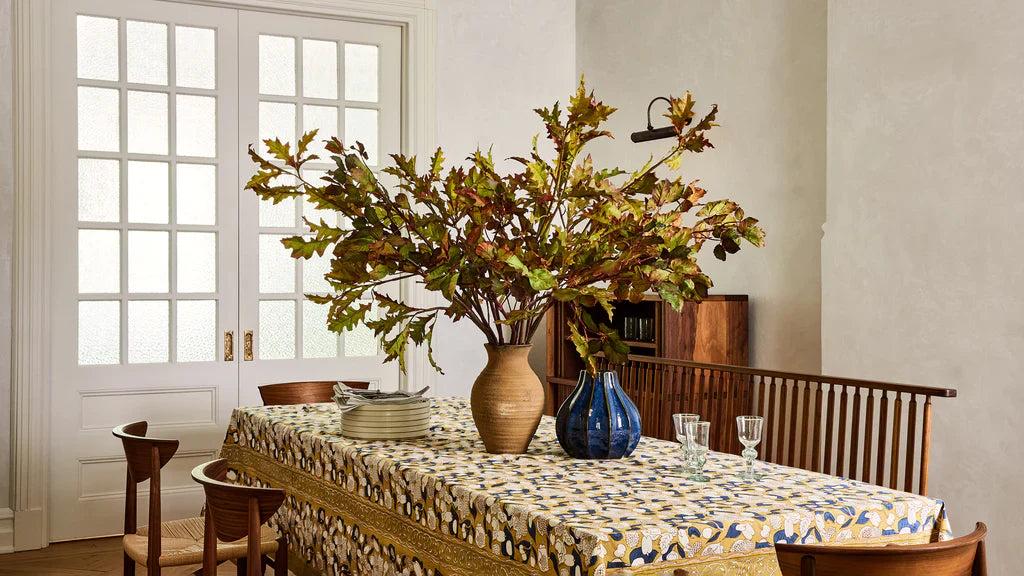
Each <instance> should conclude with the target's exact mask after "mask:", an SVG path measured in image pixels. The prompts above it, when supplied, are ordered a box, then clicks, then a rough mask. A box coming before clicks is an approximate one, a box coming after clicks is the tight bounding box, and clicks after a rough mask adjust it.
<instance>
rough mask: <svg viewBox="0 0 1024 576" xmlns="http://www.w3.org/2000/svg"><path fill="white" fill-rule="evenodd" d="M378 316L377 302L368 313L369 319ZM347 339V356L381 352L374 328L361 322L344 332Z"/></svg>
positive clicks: (352, 356)
mask: <svg viewBox="0 0 1024 576" xmlns="http://www.w3.org/2000/svg"><path fill="white" fill-rule="evenodd" d="M376 318H377V304H376V303H374V304H373V307H372V308H371V309H370V311H369V312H367V313H366V319H367V320H375V319H376ZM343 338H344V339H345V356H347V357H349V358H355V357H358V356H376V355H377V354H378V352H379V347H378V345H377V338H376V337H375V336H374V335H373V330H370V329H369V328H367V327H366V326H364V325H362V324H360V325H358V326H356V327H355V328H353V329H352V330H349V331H348V332H345V333H344V334H343Z"/></svg>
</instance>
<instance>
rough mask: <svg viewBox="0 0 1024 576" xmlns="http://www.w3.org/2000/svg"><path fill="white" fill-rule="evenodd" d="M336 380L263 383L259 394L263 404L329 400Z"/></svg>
mask: <svg viewBox="0 0 1024 576" xmlns="http://www.w3.org/2000/svg"><path fill="white" fill-rule="evenodd" d="M337 383H338V381H337V380H328V381H321V382H282V383H280V384H264V385H263V386H260V396H261V397H262V398H263V404H264V405H265V406H275V405H281V404H313V403H317V402H330V401H331V400H333V399H334V385H335V384H337ZM344 384H345V385H346V386H348V387H350V388H359V389H361V390H366V389H367V388H369V387H370V383H369V382H356V381H352V382H348V381H345V382H344Z"/></svg>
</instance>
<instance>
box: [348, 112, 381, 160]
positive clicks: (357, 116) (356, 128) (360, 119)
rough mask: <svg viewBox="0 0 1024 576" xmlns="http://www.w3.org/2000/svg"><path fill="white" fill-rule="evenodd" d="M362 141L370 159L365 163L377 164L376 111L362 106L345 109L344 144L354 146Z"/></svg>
mask: <svg viewBox="0 0 1024 576" xmlns="http://www.w3.org/2000/svg"><path fill="white" fill-rule="evenodd" d="M356 142H362V143H363V146H364V147H365V148H366V153H367V155H369V157H370V159H369V160H367V164H370V165H371V166H375V165H376V164H377V111H376V110H367V109H364V108H346V109H345V145H346V146H354V145H355V143H356Z"/></svg>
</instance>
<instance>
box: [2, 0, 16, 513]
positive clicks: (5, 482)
mask: <svg viewBox="0 0 1024 576" xmlns="http://www.w3.org/2000/svg"><path fill="white" fill-rule="evenodd" d="M12 80H13V78H12V71H11V1H10V0H0V398H10V397H11V271H12V256H13V254H14V246H13V242H14V231H13V229H14V173H13V166H12V164H13V160H14V158H13V153H14V151H13V148H12V147H11V132H12V131H13V125H12V123H11V106H12V104H13V95H12V93H11V82H12ZM9 405H10V403H6V404H0V406H5V408H3V409H0V508H7V506H8V503H9V496H10V495H9V491H10V455H11V451H10V448H11V420H10V416H11V412H10V410H8V409H6V406H9Z"/></svg>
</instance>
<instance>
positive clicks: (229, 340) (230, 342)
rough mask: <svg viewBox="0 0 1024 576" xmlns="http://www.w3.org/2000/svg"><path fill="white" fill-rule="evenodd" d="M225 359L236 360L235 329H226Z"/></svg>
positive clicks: (228, 360)
mask: <svg viewBox="0 0 1024 576" xmlns="http://www.w3.org/2000/svg"><path fill="white" fill-rule="evenodd" d="M224 361H225V362H234V361H235V331H234V330H225V331H224Z"/></svg>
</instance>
